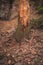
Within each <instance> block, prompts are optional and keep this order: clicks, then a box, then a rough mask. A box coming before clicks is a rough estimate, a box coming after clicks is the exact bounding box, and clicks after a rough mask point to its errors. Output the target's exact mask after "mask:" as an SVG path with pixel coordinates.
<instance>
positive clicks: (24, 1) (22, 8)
mask: <svg viewBox="0 0 43 65" xmlns="http://www.w3.org/2000/svg"><path fill="white" fill-rule="evenodd" d="M19 16H20V22H21V24H22V25H23V26H24V27H26V26H27V24H28V23H29V22H30V6H29V2H28V0H19Z"/></svg>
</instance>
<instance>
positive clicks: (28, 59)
mask: <svg viewBox="0 0 43 65" xmlns="http://www.w3.org/2000/svg"><path fill="white" fill-rule="evenodd" d="M30 35H31V38H30V39H29V40H28V39H26V38H24V39H23V40H22V41H21V43H17V42H16V41H15V38H14V37H13V36H14V34H10V35H9V34H7V33H6V34H3V33H0V37H1V38H0V57H1V53H2V56H3V52H4V53H5V56H4V57H3V58H2V59H0V65H43V30H38V29H31V31H30ZM2 61H3V62H2Z"/></svg>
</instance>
